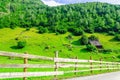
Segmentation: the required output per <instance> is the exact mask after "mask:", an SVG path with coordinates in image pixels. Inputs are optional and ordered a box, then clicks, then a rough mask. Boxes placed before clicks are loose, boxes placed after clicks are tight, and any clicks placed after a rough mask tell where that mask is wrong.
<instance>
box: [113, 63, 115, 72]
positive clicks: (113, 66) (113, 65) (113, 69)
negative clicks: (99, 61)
mask: <svg viewBox="0 0 120 80" xmlns="http://www.w3.org/2000/svg"><path fill="white" fill-rule="evenodd" d="M112 65H113V70H114V68H115V67H114V62H112Z"/></svg>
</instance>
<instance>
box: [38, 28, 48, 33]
mask: <svg viewBox="0 0 120 80" xmlns="http://www.w3.org/2000/svg"><path fill="white" fill-rule="evenodd" d="M46 32H48V29H47V28H44V27H39V28H38V33H41V34H42V33H46Z"/></svg>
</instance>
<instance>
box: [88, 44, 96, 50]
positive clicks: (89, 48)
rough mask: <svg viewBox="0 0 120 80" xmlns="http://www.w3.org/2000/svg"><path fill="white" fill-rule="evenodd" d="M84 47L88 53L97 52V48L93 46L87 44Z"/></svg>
mask: <svg viewBox="0 0 120 80" xmlns="http://www.w3.org/2000/svg"><path fill="white" fill-rule="evenodd" d="M86 47H87V48H86V49H87V50H88V51H97V48H96V47H95V46H94V45H90V44H88V45H86Z"/></svg>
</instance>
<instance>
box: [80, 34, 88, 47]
mask: <svg viewBox="0 0 120 80" xmlns="http://www.w3.org/2000/svg"><path fill="white" fill-rule="evenodd" d="M80 44H82V45H86V44H88V37H87V36H86V35H83V36H82V37H81V38H80Z"/></svg>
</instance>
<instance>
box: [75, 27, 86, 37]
mask: <svg viewBox="0 0 120 80" xmlns="http://www.w3.org/2000/svg"><path fill="white" fill-rule="evenodd" d="M73 34H74V35H75V36H80V35H83V34H84V31H83V30H82V29H81V28H74V30H73Z"/></svg>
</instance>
